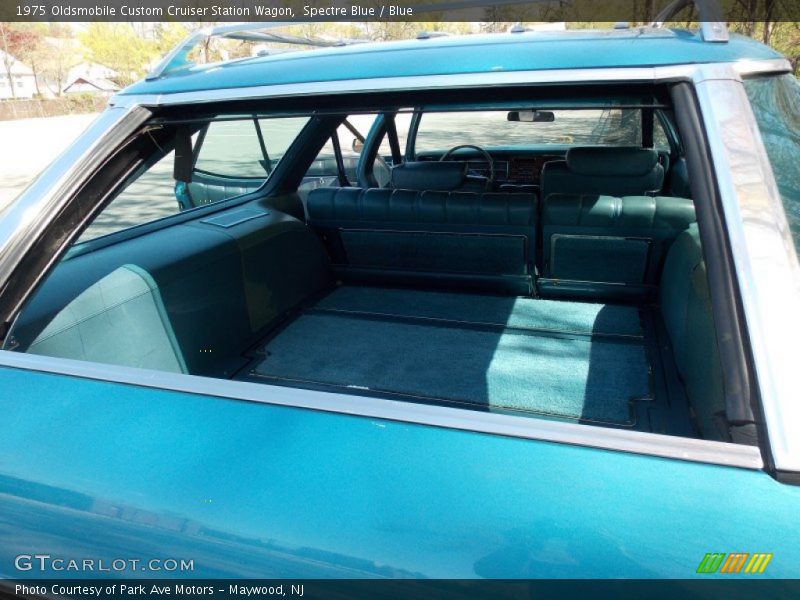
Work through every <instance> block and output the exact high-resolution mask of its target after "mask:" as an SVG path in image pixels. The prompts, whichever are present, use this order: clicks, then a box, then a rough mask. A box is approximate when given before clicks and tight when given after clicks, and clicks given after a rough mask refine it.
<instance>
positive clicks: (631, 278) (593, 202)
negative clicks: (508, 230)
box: [538, 194, 696, 300]
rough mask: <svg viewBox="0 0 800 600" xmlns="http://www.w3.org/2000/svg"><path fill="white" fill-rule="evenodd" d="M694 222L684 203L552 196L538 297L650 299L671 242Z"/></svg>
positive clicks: (679, 200) (545, 212) (689, 206)
mask: <svg viewBox="0 0 800 600" xmlns="http://www.w3.org/2000/svg"><path fill="white" fill-rule="evenodd" d="M695 220H696V217H695V211H694V204H693V202H692V200H690V199H687V198H672V197H667V196H625V197H613V196H598V195H593V194H583V195H581V194H551V195H550V196H548V197H547V198H546V199H545V201H544V206H543V210H542V256H541V272H542V277H541V278H540V279H539V281H538V284H539V291H540V292H541V294H542V295H546V296H547V295H549V296H572V297H587V298H604V299H611V300H637V299H638V300H645V299H648V298H650V297H652V295H653V293H654V291H655V286H656V284H657V283H658V276H659V273H660V272H661V266H662V264H663V260H664V257H665V255H666V252H667V250H668V249H669V246H670V244H671V243H672V241H673V240H674V239H675V237H676V236H677V235H678V234H680V233H681V232H682V231H684V230H686V229H687V228H688V227H689V226H690V225H691V224H692V223H694V222H695Z"/></svg>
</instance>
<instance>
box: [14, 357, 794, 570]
mask: <svg viewBox="0 0 800 600" xmlns="http://www.w3.org/2000/svg"><path fill="white" fill-rule="evenodd" d="M269 394H270V388H269V387H267V386H265V387H264V398H265V399H268V398H269ZM0 411H1V413H2V415H3V421H2V429H1V430H0V432H1V433H0V457H1V458H0V575H1V576H6V577H7V576H17V577H20V576H23V577H24V576H41V574H40V573H38V572H24V573H19V572H16V571H15V570H14V567H13V559H14V557H15V556H16V555H18V554H20V553H24V552H29V553H33V552H47V553H49V554H52V555H54V556H55V555H60V556H65V557H68V558H69V557H86V556H89V557H95V558H103V557H105V558H108V559H110V558H114V557H120V556H122V557H141V558H151V557H177V558H185V559H194V561H195V570H194V571H193V572H191V573H184V574H183V575H188V576H198V577H202V576H205V577H219V576H231V577H236V576H242V577H254V576H261V577H374V576H426V577H511V578H515V577H634V578H635V577H694V576H695V574H694V572H695V569H696V568H697V565H698V564H699V562H700V560H701V559H702V557H703V555H704V554H705V553H706V552H734V551H738V552H772V553H773V554H774V558H773V560H772V562H771V563H770V566H769V568H768V569H767V572H766V573H765V576H772V577H792V576H796V573H797V571H796V568H797V565H798V564H800V547H798V545H797V544H796V540H797V539H799V538H800V521H798V519H797V514H798V508H799V507H800V487H793V486H789V485H784V484H780V483H778V482H776V481H775V480H773V479H772V478H770V477H769V476H768V475H767V474H765V473H762V472H758V471H748V470H744V469H737V468H728V467H721V466H713V465H705V464H698V463H691V462H683V461H677V460H668V459H659V458H655V457H649V456H637V455H633V454H626V453H622V452H611V451H602V450H595V449H589V448H581V447H573V446H569V445H559V444H552V443H546V442H537V441H529V440H520V439H511V438H504V437H500V436H493V435H486V434H476V433H469V432H459V431H453V430H447V429H441V428H434V427H426V426H420V425H410V424H403V423H394V422H388V421H380V420H377V419H370V418H362V417H352V416H344V415H335V414H326V413H321V412H315V411H309V410H303V409H293V408H287V407H278V406H270V405H267V404H259V403H251V402H243V401H234V400H227V399H222V398H214V397H206V396H198V395H192V394H186V393H177V392H167V391H159V390H154V389H147V388H140V387H135V386H128V385H122V384H114V383H107V382H98V381H91V380H85V379H80V378H73V377H65V376H59V375H52V374H44V373H36V372H29V371H24V370H17V369H10V368H3V369H0ZM47 575H51V576H54V575H61V576H64V575H66V576H76V575H77V576H80V575H81V573H74V572H59V573H55V572H50V573H47ZM144 575H149V576H153V575H156V576H157V575H158V573H155V574H154V573H146V574H144ZM84 576H85V575H84Z"/></svg>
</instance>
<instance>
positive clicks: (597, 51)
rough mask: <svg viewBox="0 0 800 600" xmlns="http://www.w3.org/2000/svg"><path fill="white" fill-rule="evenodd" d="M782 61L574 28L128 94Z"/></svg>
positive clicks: (253, 69) (261, 62)
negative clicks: (442, 76)
mask: <svg viewBox="0 0 800 600" xmlns="http://www.w3.org/2000/svg"><path fill="white" fill-rule="evenodd" d="M773 58H780V54H778V53H777V52H775V51H774V50H772V49H771V48H769V47H767V46H764V45H762V44H759V43H758V42H755V41H753V40H751V39H749V38H746V37H743V36H737V35H732V36H731V40H730V42H728V43H724V44H718V43H709V42H704V41H703V40H702V39H701V38H700V37H699V36H697V35H694V34H692V33H690V32H687V31H682V30H665V29H651V28H639V29H629V30H610V31H603V30H574V31H566V32H564V31H562V32H528V33H518V34H494V35H474V36H461V37H444V38H432V39H425V40H408V41H402V42H383V43H370V44H358V45H353V46H344V47H337V48H325V49H320V50H309V51H301V52H294V53H290V54H279V55H274V56H265V57H255V58H251V59H244V60H237V61H231V62H228V63H223V64H214V65H202V66H198V67H194V68H190V69H187V70H186V71H183V72H180V73H173V74H171V75H169V76H168V77H164V78H162V79H156V80H153V81H143V82H140V83H137V84H134V85H133V86H131V87H129V88H127V89H126V90H123V92H121V93H122V94H170V93H180V92H196V91H203V90H218V89H227V88H239V87H251V86H262V85H279V84H294V83H309V82H325V81H344V80H348V79H372V78H379V77H380V78H383V77H414V76H427V75H452V74H459V73H482V72H491V71H532V70H553V69H579V68H609V67H649V66H662V65H674V64H693V63H694V64H697V63H709V62H734V61H738V60H745V59H746V60H765V59H773Z"/></svg>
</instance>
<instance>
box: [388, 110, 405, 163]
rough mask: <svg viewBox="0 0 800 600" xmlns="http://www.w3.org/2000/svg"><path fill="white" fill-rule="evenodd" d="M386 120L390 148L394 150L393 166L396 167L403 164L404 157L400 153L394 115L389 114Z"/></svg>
mask: <svg viewBox="0 0 800 600" xmlns="http://www.w3.org/2000/svg"><path fill="white" fill-rule="evenodd" d="M384 118H385V119H386V136H387V137H388V138H389V148H391V150H392V166H393V167H396V166H397V165H399V164H402V163H403V155H402V154H401V153H400V140H399V139H398V138H397V126H396V125H395V122H394V115H393V114H387V115H385V116H384Z"/></svg>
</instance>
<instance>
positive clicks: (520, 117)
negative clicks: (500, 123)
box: [508, 110, 556, 123]
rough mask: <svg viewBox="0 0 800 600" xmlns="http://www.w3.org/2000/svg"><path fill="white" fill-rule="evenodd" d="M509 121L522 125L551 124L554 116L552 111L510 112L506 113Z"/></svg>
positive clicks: (554, 118)
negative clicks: (519, 122)
mask: <svg viewBox="0 0 800 600" xmlns="http://www.w3.org/2000/svg"><path fill="white" fill-rule="evenodd" d="M508 120H509V121H521V122H523V123H552V122H553V121H555V120H556V115H555V113H553V111H552V110H512V111H511V112H509V113H508Z"/></svg>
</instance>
